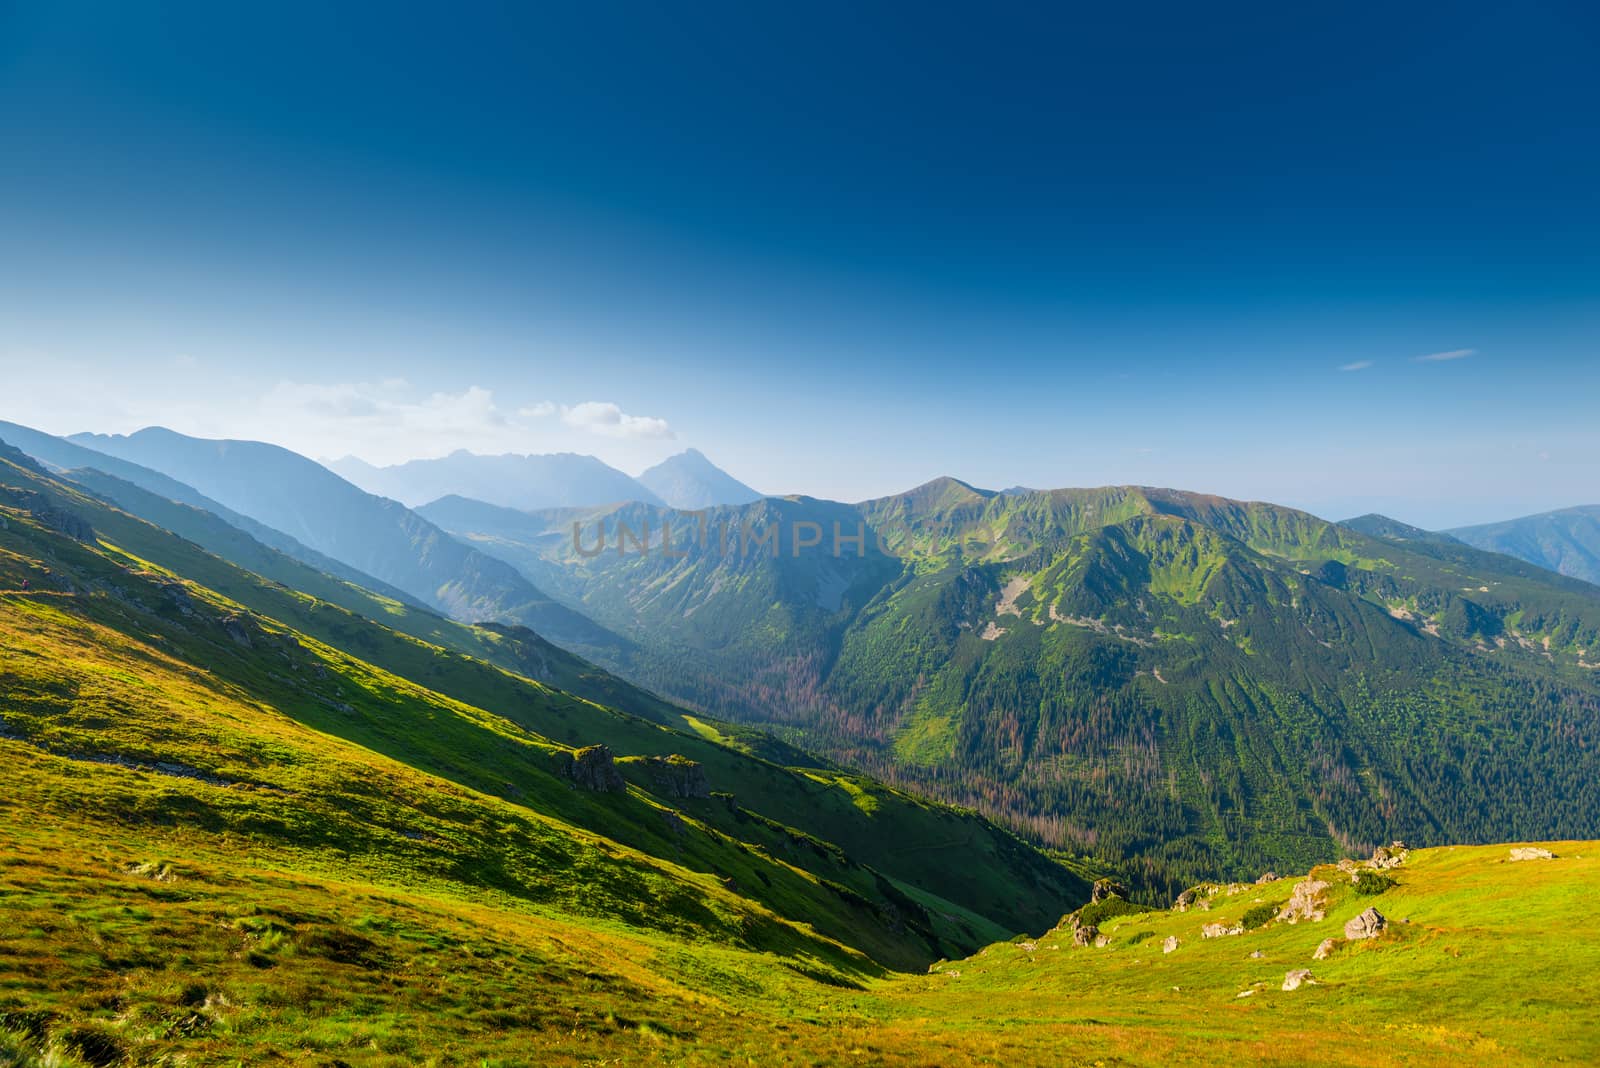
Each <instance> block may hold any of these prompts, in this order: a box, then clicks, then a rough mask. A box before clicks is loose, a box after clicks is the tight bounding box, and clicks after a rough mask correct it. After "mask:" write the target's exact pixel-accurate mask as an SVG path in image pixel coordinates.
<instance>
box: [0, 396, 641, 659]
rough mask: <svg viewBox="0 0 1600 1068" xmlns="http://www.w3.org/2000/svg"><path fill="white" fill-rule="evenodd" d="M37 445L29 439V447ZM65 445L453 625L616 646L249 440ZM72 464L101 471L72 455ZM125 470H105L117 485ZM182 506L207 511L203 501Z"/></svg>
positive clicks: (374, 501)
mask: <svg viewBox="0 0 1600 1068" xmlns="http://www.w3.org/2000/svg"><path fill="white" fill-rule="evenodd" d="M3 436H4V434H3V433H0V437H3ZM40 444H41V443H40V442H39V441H38V440H37V439H34V446H35V447H39V446H40ZM69 444H73V445H78V446H80V447H82V448H84V449H86V450H91V451H92V452H94V453H99V454H103V455H105V456H108V457H112V458H114V459H117V460H122V461H125V462H126V463H128V464H133V465H137V466H138V467H140V468H145V469H149V470H154V471H157V472H160V473H161V474H163V475H165V476H167V478H168V479H172V480H176V481H177V482H178V483H181V484H182V485H183V486H185V487H191V489H189V490H188V494H189V495H190V496H191V497H192V495H193V494H194V492H195V491H198V492H199V493H200V494H203V495H204V497H205V498H206V499H209V500H210V501H212V502H215V503H218V504H220V505H222V506H223V508H224V509H226V510H228V511H231V512H236V513H240V514H242V515H244V516H247V517H248V518H249V519H251V520H253V521H255V522H256V523H259V524H263V525H265V526H266V527H268V528H271V529H272V530H274V531H279V532H282V533H283V534H286V535H288V536H289V537H290V538H292V539H294V540H295V541H296V542H299V543H301V544H304V545H306V546H308V547H310V548H311V549H313V550H315V551H316V552H318V553H321V554H323V555H324V556H326V557H331V558H332V559H333V560H336V561H339V562H340V563H342V564H344V565H347V566H348V567H351V568H355V569H356V570H358V571H360V572H362V573H364V574H367V575H371V576H373V577H375V578H376V579H377V580H378V581H379V582H380V583H384V584H387V585H390V586H393V587H397V588H398V589H400V590H403V591H405V593H406V594H408V595H409V596H410V597H412V598H415V599H416V600H417V601H420V602H421V603H423V604H426V605H428V606H429V607H432V608H436V609H438V610H440V611H442V612H446V613H448V614H450V615H452V616H455V617H456V618H459V619H466V620H471V621H476V620H500V621H503V622H513V623H520V624H523V625H525V626H529V627H532V628H534V629H535V630H536V631H538V632H539V633H541V634H543V635H545V636H546V637H548V638H549V639H550V640H552V641H556V642H560V643H563V644H567V645H571V646H573V647H580V648H584V647H590V646H609V645H615V644H616V642H617V639H616V636H615V635H613V634H610V633H609V632H608V631H606V630H605V629H604V628H602V627H598V626H596V625H595V624H594V623H592V622H591V621H589V620H588V619H586V618H585V617H584V616H583V615H582V614H581V613H578V612H574V611H573V610H571V609H570V608H567V607H566V606H564V605H561V604H559V603H557V602H555V601H552V600H551V599H550V598H549V597H547V596H546V595H545V594H544V593H543V592H541V591H540V590H538V589H537V588H536V587H534V586H533V584H532V583H530V582H529V581H528V580H527V579H526V578H524V577H523V576H522V575H520V574H519V573H518V572H517V571H516V570H515V569H514V568H511V567H508V566H507V565H506V564H505V563H503V562H502V561H500V560H497V559H495V558H493V557H490V556H486V555H484V554H483V553H481V552H478V551H477V550H476V549H473V548H471V547H470V546H467V545H464V544H462V543H461V542H460V541H457V540H456V539H455V538H452V537H451V536H450V535H448V534H446V533H445V532H444V531H442V530H440V529H439V528H438V527H436V526H434V525H433V524H432V523H430V522H428V521H427V520H425V519H423V518H422V517H421V516H419V515H417V514H416V513H415V512H412V511H411V510H409V509H408V508H406V507H405V506H404V505H401V504H399V503H397V502H395V501H392V500H388V499H387V498H384V497H378V496H374V495H372V494H370V493H367V492H365V491H363V490H361V489H359V488H357V487H356V486H353V485H351V484H350V483H349V482H346V481H345V480H344V479H342V478H340V477H339V476H338V475H336V474H334V473H333V472H331V471H329V470H328V469H327V468H325V467H323V466H322V465H320V464H318V463H315V462H313V461H311V460H308V459H306V458H305V457H303V456H301V455H299V454H298V453H294V452H290V451H289V450H288V449H283V448H279V447H278V446H276V445H268V444H264V443H262V442H256V441H214V440H209V439H204V438H191V437H186V436H185V435H182V434H177V433H174V432H173V431H171V430H166V429H163V428H160V427H152V428H149V429H146V430H141V431H139V432H138V433H135V434H131V435H104V434H76V435H73V436H72V437H71V438H70V439H69ZM73 466H78V467H100V468H101V469H104V467H105V466H106V465H104V464H102V463H99V462H97V461H96V460H95V459H94V458H93V456H83V455H78V456H75V457H74V464H73ZM128 472H129V469H128V468H123V469H122V470H120V471H112V472H108V473H110V474H116V475H118V477H123V478H127V477H128V474H127V473H128ZM128 480H129V481H134V480H133V479H128ZM146 488H153V487H148V486H147V487H146ZM156 492H161V491H160V490H159V489H157V490H156ZM175 499H183V498H182V497H179V498H175ZM185 503H193V504H195V505H196V507H202V508H205V507H207V505H206V504H205V503H203V501H202V502H196V501H194V500H192V499H191V500H186V501H185ZM208 510H209V508H208Z"/></svg>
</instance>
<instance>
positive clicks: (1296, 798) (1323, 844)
mask: <svg viewBox="0 0 1600 1068" xmlns="http://www.w3.org/2000/svg"><path fill="white" fill-rule="evenodd" d="M433 514H434V515H435V517H436V518H437V519H438V521H439V522H441V523H442V524H443V525H445V526H446V527H447V528H448V529H451V530H452V531H454V532H455V533H457V534H458V536H461V537H465V538H469V539H471V540H473V542H474V543H475V544H477V545H479V546H480V547H481V548H482V549H483V550H484V551H486V552H489V553H493V554H496V555H499V556H501V557H502V558H503V559H506V560H507V561H509V562H512V563H514V564H516V565H517V566H518V567H519V568H521V569H523V570H524V572H525V573H527V574H529V575H530V576H532V577H534V578H535V580H536V581H538V582H539V583H540V584H541V585H542V586H543V587H544V588H546V589H549V590H551V591H552V592H553V593H554V594H555V595H556V596H559V597H563V598H566V599H568V600H569V602H570V603H572V604H573V605H575V606H578V607H581V608H582V610H584V611H585V612H587V613H589V614H591V615H593V616H594V617H595V618H596V619H599V620H600V621H602V622H603V623H605V624H606V625H608V626H610V627H612V628H614V629H616V630H618V631H620V632H622V633H624V634H627V635H628V636H629V637H631V638H632V639H634V641H635V642H636V646H637V647H636V649H635V650H634V651H633V652H632V653H631V654H630V655H629V656H627V657H619V658H616V659H614V660H610V661H607V666H609V667H612V668H614V669H616V670H619V671H621V672H622V673H624V674H627V675H628V676H629V677H631V678H634V679H636V680H638V681H640V682H642V683H644V684H646V685H648V686H650V687H651V688H653V689H655V690H657V691H659V692H661V693H663V694H666V695H668V696H670V697H674V698H677V699H681V700H685V701H688V702H691V703H692V704H694V705H696V706H697V707H701V708H704V709H707V710H708V711H710V712H713V713H715V714H718V715H722V716H726V717H728V718H733V719H738V720H741V721H744V722H750V723H756V724H761V725H764V726H767V727H768V728H770V729H773V730H775V731H777V732H779V733H781V734H782V735H783V736H785V737H787V738H789V739H790V740H793V741H797V742H799V743H800V744H803V745H805V746H806V747H808V748H816V749H820V750H821V751H822V752H824V753H826V754H827V755H829V756H832V757H834V758H835V759H838V760H841V761H843V762H845V763H848V764H852V765H854V766H857V767H861V768H863V769H865V770H868V771H869V772H870V773H872V774H874V775H877V776H879V777H882V778H886V779H890V780H891V781H897V782H905V783H913V784H916V785H917V786H918V787H919V788H921V789H926V790H931V791H934V792H936V793H938V794H939V795H940V796H943V797H946V798H948V799H951V800H955V801H958V802H960V803H962V804H967V805H971V806H973V807H975V808H979V809H980V810H982V811H985V812H988V813H990V814H991V815H995V816H997V817H1000V818H1003V819H1005V820H1007V821H1009V822H1011V823H1012V824H1013V825H1015V826H1018V827H1022V828H1025V829H1027V830H1028V831H1029V832H1031V833H1033V834H1035V835H1037V836H1038V837H1040V838H1041V839H1042V840H1044V841H1046V842H1049V843H1051V844H1054V845H1058V846H1060V847H1062V848H1064V849H1067V850H1070V851H1074V852H1078V853H1085V854H1091V855H1093V856H1094V857H1096V858H1098V859H1099V860H1100V861H1101V862H1102V863H1106V864H1121V863H1124V862H1126V863H1127V864H1128V867H1127V868H1126V869H1125V870H1128V871H1129V872H1130V873H1131V874H1134V875H1136V876H1138V877H1139V878H1140V879H1141V880H1144V881H1146V882H1147V883H1150V884H1154V885H1155V886H1157V887H1163V888H1166V889H1169V890H1170V889H1172V888H1174V887H1177V886H1180V885H1182V884H1184V883H1186V882H1189V881H1193V879H1195V878H1199V877H1202V876H1205V875H1210V874H1214V873H1228V874H1232V875H1235V876H1239V875H1244V874H1249V873H1251V872H1254V871H1259V870H1262V869H1264V868H1267V867H1272V866H1289V865H1291V864H1292V865H1300V866H1303V865H1308V864H1310V863H1314V862H1316V861H1319V860H1323V859H1327V858H1328V857H1330V856H1332V855H1334V854H1335V853H1336V852H1337V851H1338V850H1339V849H1340V848H1359V847H1365V848H1370V847H1371V846H1372V845H1373V844H1375V843H1377V842H1380V841H1387V840H1388V839H1390V838H1392V837H1396V836H1401V837H1406V838H1408V839H1411V840H1417V841H1423V842H1439V841H1451V840H1464V839H1465V840H1470V839H1474V838H1492V837H1502V836H1507V835H1514V836H1525V837H1548V836H1568V835H1571V836H1578V835H1583V834H1588V833H1593V831H1594V829H1595V828H1596V827H1597V826H1600V793H1597V792H1596V788H1595V787H1594V786H1593V785H1592V783H1593V782H1594V781H1595V780H1596V778H1597V777H1600V775H1597V773H1600V762H1597V757H1596V748H1595V745H1596V742H1597V741H1600V666H1597V664H1600V593H1597V592H1596V590H1595V589H1594V588H1593V587H1590V586H1588V585H1586V584H1584V583H1580V582H1576V581H1573V580H1569V579H1562V578H1560V577H1558V576H1554V575H1551V574H1549V573H1548V572H1546V571H1543V570H1542V569H1539V568H1536V567H1533V566H1531V565H1528V564H1524V563H1521V562H1519V561H1516V560H1512V559H1509V558H1507V557H1503V556H1498V555H1495V554H1491V553H1485V552H1481V551H1479V550H1476V549H1473V548H1471V547H1469V546H1466V545H1464V544H1461V543H1459V542H1455V541H1453V540H1451V539H1447V538H1435V539H1417V538H1415V537H1412V536H1408V535H1406V534H1404V533H1403V532H1398V531H1395V530H1393V529H1392V528H1391V530H1390V533H1395V534H1396V536H1392V537H1388V536H1386V537H1375V536H1372V535H1371V534H1368V533H1363V532H1362V531H1360V530H1357V529H1353V528H1351V527H1346V526H1341V525H1338V524H1334V523H1329V522H1327V521H1324V520H1321V519H1317V518H1316V517H1314V516H1310V515H1307V514H1306V513H1303V512H1297V511H1294V510H1292V509H1287V508H1281V507H1277V506H1273V505H1270V504H1263V503H1258V502H1254V503H1253V502H1237V501H1229V500H1225V499H1222V498H1216V497H1206V496H1203V495H1198V494H1188V493H1181V492H1177V491H1170V490H1157V489H1150V488H1143V487H1108V488H1103V489H1091V490H1059V491H1051V492H1028V493H1015V494H1005V495H1001V494H993V493H988V492H986V491H981V490H976V489H974V488H972V487H970V486H967V485H965V484H963V483H960V482H957V481H955V480H953V479H944V480H939V481H937V482H934V483H930V484H929V485H927V486H923V487H919V488H918V489H916V490H914V491H912V492H910V493H907V494H903V495H899V496H896V497H890V498H885V499H882V500H877V501H869V502H865V503H864V504H861V505H854V506H847V505H839V504H832V503H829V502H819V501H812V500H809V499H804V498H793V499H781V500H767V501H763V502H760V503H758V504H756V505H752V506H749V507H746V508H741V509H713V510H711V511H710V512H708V513H706V521H707V523H708V524H709V527H708V529H709V531H710V536H709V537H708V538H703V539H702V538H699V537H697V536H696V531H695V530H694V528H693V527H692V525H691V524H692V520H691V518H690V517H685V516H679V517H677V518H676V519H675V520H672V524H676V525H671V524H669V526H671V528H672V529H673V531H674V533H673V541H672V546H673V551H671V552H664V551H661V538H660V535H661V522H660V517H659V515H657V516H655V518H654V526H653V527H652V528H651V529H652V531H653V533H654V538H655V540H654V542H653V543H652V544H653V545H654V548H653V549H652V551H649V552H639V551H638V550H637V546H636V541H637V534H638V532H639V531H640V530H641V529H642V528H643V525H644V524H645V523H646V522H650V521H652V513H650V512H649V511H648V510H643V509H638V508H631V509H629V508H625V509H609V510H598V511H593V512H589V513H581V514H574V513H571V512H562V513H539V514H533V515H515V514H510V515H508V514H506V513H504V512H500V513H495V514H493V515H485V514H480V513H478V512H475V511H474V510H473V509H472V508H470V507H468V506H467V505H465V504H461V503H455V504H453V505H451V506H450V507H448V508H445V507H441V508H440V509H439V510H438V511H436V512H434V513H433ZM574 523H576V524H577V528H578V530H577V538H576V540H574V532H573V524H574ZM835 524H838V527H839V529H840V530H841V532H843V533H846V534H848V533H850V532H854V531H860V530H864V531H865V533H866V537H865V540H864V545H861V546H859V547H858V546H857V545H856V544H854V543H848V542H847V543H845V544H844V545H843V546H842V549H843V551H842V553H841V554H840V555H839V556H837V557H836V556H835V555H834V554H833V552H832V549H833V546H832V543H831V542H832V537H833V532H834V530H835ZM619 526H626V527H627V529H628V531H630V532H632V535H633V537H632V538H631V539H630V540H629V542H628V544H627V547H626V549H625V551H620V552H619V551H618V550H617V542H618V535H619V533H620V531H619V529H618V528H619ZM602 528H603V529H604V531H605V539H604V541H603V544H604V546H605V549H604V551H602V552H595V551H594V550H595V547H596V546H598V545H601V544H602V542H601V540H600V531H601V529H602ZM724 528H725V529H730V530H732V531H734V532H735V536H734V538H733V542H732V545H733V548H732V549H731V550H729V549H727V548H725V545H726V544H727V543H726V542H725V541H723V540H721V539H720V538H719V532H720V531H721V530H722V529H724ZM746 528H750V529H752V530H755V531H760V530H764V529H767V528H776V529H778V531H779V533H780V536H781V538H782V544H781V546H780V547H779V551H778V552H777V553H776V554H774V553H772V552H770V551H768V549H767V548H766V547H765V546H761V547H758V548H755V549H751V548H750V546H749V545H748V544H747V543H748V542H749V541H750V540H752V539H747V538H744V537H743V531H744V530H745V529H746ZM817 531H821V532H822V537H821V539H820V545H814V546H812V547H804V546H800V545H797V544H796V542H797V541H802V542H803V541H809V540H810V537H811V535H812V534H814V533H815V532H817Z"/></svg>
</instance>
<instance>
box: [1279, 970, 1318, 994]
mask: <svg viewBox="0 0 1600 1068" xmlns="http://www.w3.org/2000/svg"><path fill="white" fill-rule="evenodd" d="M1315 981H1316V980H1314V979H1312V978H1311V969H1310V968H1296V969H1295V970H1294V971H1292V972H1290V973H1288V974H1287V975H1285V976H1284V977H1283V989H1284V990H1286V991H1287V990H1299V989H1300V987H1301V986H1302V985H1304V984H1305V983H1311V982H1315Z"/></svg>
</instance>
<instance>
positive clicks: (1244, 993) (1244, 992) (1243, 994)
mask: <svg viewBox="0 0 1600 1068" xmlns="http://www.w3.org/2000/svg"><path fill="white" fill-rule="evenodd" d="M1255 993H1256V992H1255V991H1254V990H1241V991H1239V992H1238V993H1237V994H1235V995H1233V996H1234V997H1235V998H1248V997H1254V996H1255Z"/></svg>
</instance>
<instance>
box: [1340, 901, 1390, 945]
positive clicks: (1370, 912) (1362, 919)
mask: <svg viewBox="0 0 1600 1068" xmlns="http://www.w3.org/2000/svg"><path fill="white" fill-rule="evenodd" d="M1387 926H1389V921H1388V920H1386V919H1384V917H1383V913H1381V912H1379V911H1378V910H1377V909H1375V908H1368V909H1367V911H1365V912H1363V913H1362V914H1361V915H1359V916H1357V917H1356V918H1355V919H1353V920H1351V921H1350V922H1349V923H1347V924H1345V925H1344V936H1345V937H1346V938H1348V939H1350V940H1351V941H1352V942H1355V941H1359V940H1360V939H1363V938H1377V937H1378V935H1380V934H1382V933H1383V929H1384V928H1385V927H1387Z"/></svg>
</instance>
